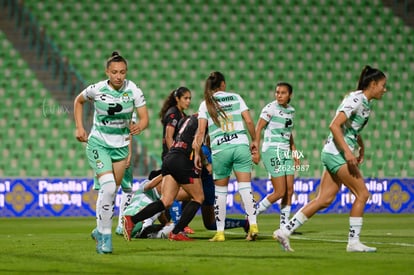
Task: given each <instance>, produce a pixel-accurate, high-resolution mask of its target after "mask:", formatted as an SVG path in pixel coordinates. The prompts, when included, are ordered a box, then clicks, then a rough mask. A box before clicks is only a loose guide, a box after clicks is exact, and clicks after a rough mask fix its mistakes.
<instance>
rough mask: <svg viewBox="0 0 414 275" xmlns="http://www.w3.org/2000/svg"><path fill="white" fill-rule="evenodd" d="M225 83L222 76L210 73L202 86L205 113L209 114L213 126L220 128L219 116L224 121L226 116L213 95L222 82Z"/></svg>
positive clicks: (217, 73)
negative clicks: (205, 107)
mask: <svg viewBox="0 0 414 275" xmlns="http://www.w3.org/2000/svg"><path fill="white" fill-rule="evenodd" d="M223 81H224V82H226V80H225V79H224V75H223V74H222V73H220V72H212V73H210V75H209V76H208V78H207V80H206V84H205V86H204V100H205V102H206V106H207V111H208V113H209V114H210V117H211V119H212V120H213V121H214V124H216V125H217V126H220V121H219V118H218V117H219V116H221V117H222V118H224V119H227V115H226V113H225V112H224V110H223V109H222V108H221V106H220V105H219V104H218V102H217V100H216V99H215V98H214V97H213V95H214V93H215V92H217V91H218V90H219V88H220V85H221V83H222V82H223Z"/></svg>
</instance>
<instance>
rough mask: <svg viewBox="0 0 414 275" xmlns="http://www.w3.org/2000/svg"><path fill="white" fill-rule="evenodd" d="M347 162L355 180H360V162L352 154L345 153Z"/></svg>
mask: <svg viewBox="0 0 414 275" xmlns="http://www.w3.org/2000/svg"><path fill="white" fill-rule="evenodd" d="M345 160H346V164H347V166H348V171H349V173H350V174H351V176H353V177H354V178H360V177H361V173H360V172H359V168H358V164H359V163H358V160H357V158H356V157H355V156H354V155H353V154H352V153H347V152H345Z"/></svg>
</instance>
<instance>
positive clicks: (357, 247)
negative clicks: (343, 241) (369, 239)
mask: <svg viewBox="0 0 414 275" xmlns="http://www.w3.org/2000/svg"><path fill="white" fill-rule="evenodd" d="M346 251H347V252H376V251H377V248H376V247H370V246H366V245H364V244H362V243H361V242H352V243H348V245H347V246H346Z"/></svg>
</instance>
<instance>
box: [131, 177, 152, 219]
mask: <svg viewBox="0 0 414 275" xmlns="http://www.w3.org/2000/svg"><path fill="white" fill-rule="evenodd" d="M147 182H148V181H145V182H143V183H141V184H140V185H139V187H138V189H137V190H136V191H135V193H134V195H133V196H132V199H131V203H130V204H129V205H128V206H127V208H126V209H125V211H124V214H125V215H135V214H136V213H137V212H138V211H139V210H140V209H142V208H144V207H145V206H147V205H148V204H150V203H151V202H154V201H156V200H159V199H160V194H158V192H157V189H156V188H152V189H149V190H147V191H144V187H145V184H146V183H147Z"/></svg>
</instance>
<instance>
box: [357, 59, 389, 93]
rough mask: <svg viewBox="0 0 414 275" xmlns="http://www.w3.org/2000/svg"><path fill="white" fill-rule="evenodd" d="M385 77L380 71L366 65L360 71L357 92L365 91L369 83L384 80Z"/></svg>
mask: <svg viewBox="0 0 414 275" xmlns="http://www.w3.org/2000/svg"><path fill="white" fill-rule="evenodd" d="M385 77H386V76H385V74H384V73H383V72H381V71H380V70H378V69H375V68H372V67H371V66H369V65H366V66H365V67H364V68H363V69H362V72H361V75H360V76H359V80H358V87H357V90H365V89H366V88H368V86H369V84H370V83H371V81H379V80H381V79H384V78H385Z"/></svg>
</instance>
